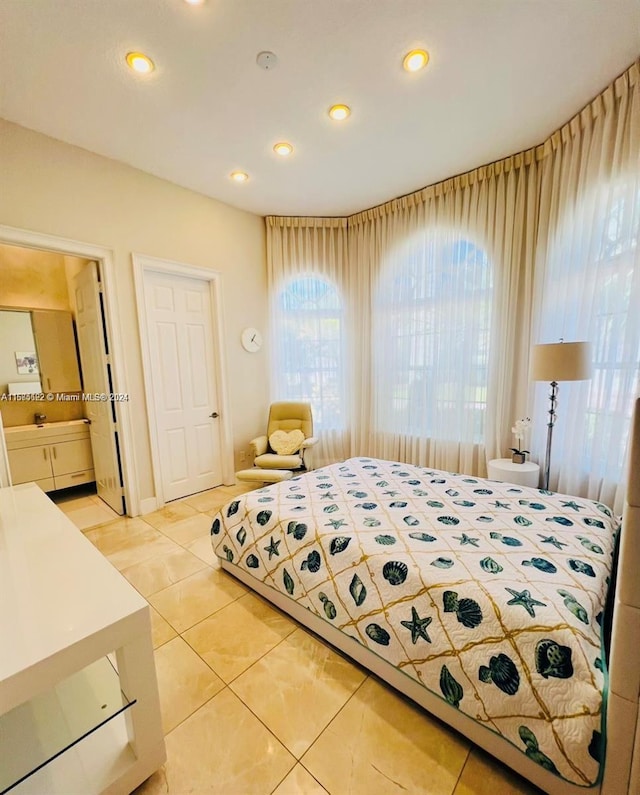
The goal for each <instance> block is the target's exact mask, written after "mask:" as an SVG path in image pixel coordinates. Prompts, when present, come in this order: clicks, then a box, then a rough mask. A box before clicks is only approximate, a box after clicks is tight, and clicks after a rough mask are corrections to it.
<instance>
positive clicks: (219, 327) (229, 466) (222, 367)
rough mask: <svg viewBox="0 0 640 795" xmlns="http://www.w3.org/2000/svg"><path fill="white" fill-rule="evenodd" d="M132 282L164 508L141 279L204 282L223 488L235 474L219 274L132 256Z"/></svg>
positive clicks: (153, 458) (153, 451)
mask: <svg viewBox="0 0 640 795" xmlns="http://www.w3.org/2000/svg"><path fill="white" fill-rule="evenodd" d="M131 259H132V262H133V281H134V285H135V291H136V305H137V308H138V328H139V330H140V348H141V354H142V372H143V376H144V391H145V397H146V400H147V418H148V422H149V440H150V443H151V464H152V467H153V482H154V486H155V492H156V500H157V507H158V508H162V506H163V505H166V501H165V497H164V490H163V488H162V477H161V466H160V442H159V439H158V425H157V412H156V404H155V391H154V389H153V381H152V378H151V349H150V346H149V318H148V316H147V304H146V292H145V289H146V285H145V275H146V274H147V273H164V274H168V275H170V276H179V277H180V276H182V277H186V278H191V279H198V280H199V281H203V282H207V284H208V285H209V295H210V298H211V325H212V328H211V334H212V340H213V357H214V367H215V369H216V374H215V375H216V384H217V390H218V395H217V398H218V403H219V408H218V409H217V410H218V411H219V413H220V454H221V462H220V464H221V467H222V482H223V484H224V485H225V486H233V485H234V483H235V473H234V466H233V431H232V425H231V408H230V407H231V404H230V401H229V390H228V385H227V363H226V351H225V346H224V344H223V340H224V303H223V301H222V274H221V273H220V272H219V271H215V270H210V269H209V268H201V267H197V266H195V265H188V264H186V263H183V262H175V261H174V260H166V259H160V258H158V257H151V256H147V255H146V254H135V253H134V254H132V255H131Z"/></svg>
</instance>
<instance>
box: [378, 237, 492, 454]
mask: <svg viewBox="0 0 640 795" xmlns="http://www.w3.org/2000/svg"><path fill="white" fill-rule="evenodd" d="M492 294H493V285H492V272H491V267H490V264H489V260H488V257H487V255H486V253H485V252H484V251H483V250H482V249H481V248H479V247H478V246H476V245H475V244H474V243H472V242H471V241H469V240H466V239H464V238H463V237H462V236H460V235H459V234H456V233H455V232H452V231H446V230H443V231H441V232H437V231H428V232H423V233H420V234H418V235H416V236H415V237H414V238H412V239H411V240H410V241H409V242H408V244H406V245H405V246H403V248H402V249H401V250H399V251H397V252H395V253H394V256H393V257H392V258H391V259H390V260H389V261H388V262H387V264H386V267H385V269H384V270H383V273H382V275H381V279H380V281H379V284H378V290H377V295H376V298H375V317H374V367H375V372H376V384H377V392H378V395H379V400H378V406H377V412H376V414H377V423H376V424H377V427H378V429H379V430H382V431H385V432H391V433H395V434H401V435H407V436H416V437H424V438H432V439H442V440H446V441H452V442H482V441H483V432H484V416H485V409H486V401H487V379H488V357H489V335H490V324H491V301H492Z"/></svg>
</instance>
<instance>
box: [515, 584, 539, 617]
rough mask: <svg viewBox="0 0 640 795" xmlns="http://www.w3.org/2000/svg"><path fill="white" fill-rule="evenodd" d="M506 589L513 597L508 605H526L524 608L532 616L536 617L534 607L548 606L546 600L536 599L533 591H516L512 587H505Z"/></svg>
mask: <svg viewBox="0 0 640 795" xmlns="http://www.w3.org/2000/svg"><path fill="white" fill-rule="evenodd" d="M505 591H509V593H510V594H511V596H513V599H510V600H509V601H508V602H507V604H508V605H520V606H521V607H524V609H525V610H526V611H527V613H529V615H530V616H531V617H532V618H535V617H536V614H535V612H534V609H533V608H534V607H546V606H547V605H546V604H545V603H544V602H539V601H538V600H537V599H534V598H533V597H532V596H531V591H527V590H524V591H514V590H513V589H512V588H505Z"/></svg>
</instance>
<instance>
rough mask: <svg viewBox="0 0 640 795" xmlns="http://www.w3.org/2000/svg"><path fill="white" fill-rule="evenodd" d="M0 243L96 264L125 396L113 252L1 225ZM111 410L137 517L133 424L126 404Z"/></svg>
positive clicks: (114, 366)
mask: <svg viewBox="0 0 640 795" xmlns="http://www.w3.org/2000/svg"><path fill="white" fill-rule="evenodd" d="M0 243H6V244H7V245H12V246H21V247H22V248H32V249H36V250H38V251H49V252H54V253H56V254H67V255H69V256H72V257H81V258H82V259H88V260H94V261H96V262H97V263H98V267H99V269H100V276H101V280H102V284H103V293H104V299H105V300H104V309H105V315H106V317H105V320H106V325H107V338H108V340H109V345H110V350H111V352H112V355H111V373H112V377H113V389H114V391H115V392H116V393H120V394H128V390H127V378H126V371H125V364H124V362H125V357H124V350H125V349H124V336H123V334H122V329H121V327H120V314H119V311H118V295H117V287H116V268H115V259H114V254H113V250H112V249H110V248H106V247H104V246H96V245H94V244H93V243H84V242H81V241H79V240H70V239H69V238H64V237H58V236H57V235H49V234H46V233H43V232H34V231H32V230H29V229H20V228H18V227H13V226H4V225H0ZM115 411H116V422H117V425H118V437H119V443H120V464H121V466H122V477H123V480H124V496H125V500H126V504H127V514H128V515H129V516H137V515H138V514H139V513H140V494H139V491H138V469H137V464H136V459H135V446H134V442H133V424H132V419H131V410H130V406H129V403H128V402H127V401H116V402H115Z"/></svg>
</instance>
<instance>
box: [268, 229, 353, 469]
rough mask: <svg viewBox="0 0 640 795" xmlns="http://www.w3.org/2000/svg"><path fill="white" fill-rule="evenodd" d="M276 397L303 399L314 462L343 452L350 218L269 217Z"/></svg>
mask: <svg viewBox="0 0 640 795" xmlns="http://www.w3.org/2000/svg"><path fill="white" fill-rule="evenodd" d="M267 263H268V280H269V292H270V309H271V332H272V333H271V339H272V356H271V365H272V379H271V383H272V389H271V394H272V398H273V399H274V400H308V401H310V402H311V405H312V410H313V418H314V434H315V435H316V436H318V437H319V443H318V445H317V446H316V447H314V448H312V450H311V451H310V454H308V461H307V463H308V465H310V466H313V467H319V466H324V465H325V464H328V463H331V462H334V461H339V460H342V459H344V458H345V457H347V455H348V449H349V448H348V428H349V420H350V417H349V414H348V411H347V410H346V394H347V391H348V390H349V386H350V385H349V378H348V372H349V367H348V351H347V348H346V345H347V342H346V341H347V338H348V336H349V335H348V332H347V328H346V322H347V316H346V313H345V289H344V288H345V279H346V269H347V222H346V219H331V218H302V219H295V218H281V217H269V218H268V219H267Z"/></svg>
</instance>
